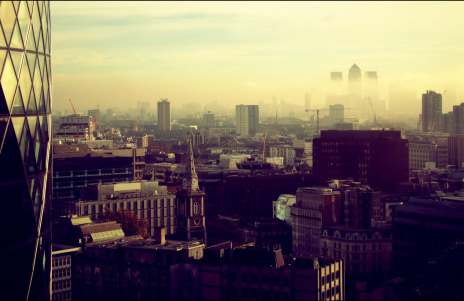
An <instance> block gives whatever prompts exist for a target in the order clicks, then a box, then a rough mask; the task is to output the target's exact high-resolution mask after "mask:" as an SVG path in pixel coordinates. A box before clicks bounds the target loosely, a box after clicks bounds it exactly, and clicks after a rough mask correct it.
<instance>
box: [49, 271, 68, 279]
mask: <svg viewBox="0 0 464 301" xmlns="http://www.w3.org/2000/svg"><path fill="white" fill-rule="evenodd" d="M70 276H71V269H62V270H58V271H53V273H52V279H56V278H62V277H70Z"/></svg>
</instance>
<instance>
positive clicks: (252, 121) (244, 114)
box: [235, 105, 259, 137]
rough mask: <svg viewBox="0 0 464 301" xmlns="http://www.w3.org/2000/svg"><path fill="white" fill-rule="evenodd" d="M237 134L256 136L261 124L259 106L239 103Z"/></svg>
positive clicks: (236, 118)
mask: <svg viewBox="0 0 464 301" xmlns="http://www.w3.org/2000/svg"><path fill="white" fill-rule="evenodd" d="M235 122H236V124H235V129H236V134H237V135H239V136H241V137H249V136H254V135H255V134H256V133H257V132H258V126H259V106H257V105H237V106H236V107H235Z"/></svg>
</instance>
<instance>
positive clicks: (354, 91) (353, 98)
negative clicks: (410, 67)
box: [326, 64, 385, 119]
mask: <svg viewBox="0 0 464 301" xmlns="http://www.w3.org/2000/svg"><path fill="white" fill-rule="evenodd" d="M326 104H327V106H329V105H334V104H342V105H345V109H348V110H352V112H351V113H352V114H351V115H355V116H356V117H358V118H365V119H370V118H372V117H373V115H374V112H375V111H384V110H385V103H384V102H382V101H380V99H379V92H378V76H377V71H366V72H365V73H364V77H363V76H362V72H361V68H359V66H358V65H356V64H353V66H351V68H350V69H349V71H348V93H346V91H345V90H344V87H343V73H342V72H331V73H330V92H329V93H328V94H327V100H326Z"/></svg>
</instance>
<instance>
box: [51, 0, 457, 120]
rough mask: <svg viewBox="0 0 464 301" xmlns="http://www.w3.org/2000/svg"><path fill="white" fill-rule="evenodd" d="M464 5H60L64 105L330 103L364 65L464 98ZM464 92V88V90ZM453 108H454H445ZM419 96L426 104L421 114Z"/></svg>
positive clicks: (56, 46) (57, 65)
mask: <svg viewBox="0 0 464 301" xmlns="http://www.w3.org/2000/svg"><path fill="white" fill-rule="evenodd" d="M463 13H464V2H382V1H381V2H215V1H212V2H190V1H189V2H134V1H124V2H106V1H105V2H61V1H56V2H55V1H54V2H51V14H52V66H53V68H52V72H53V89H54V98H53V102H54V109H57V110H64V109H69V108H68V107H69V103H68V99H69V98H72V99H73V102H74V103H75V105H76V108H77V109H78V110H82V111H83V110H85V109H89V108H92V107H96V105H97V104H100V108H103V109H105V108H108V107H113V106H117V107H120V108H122V109H127V108H129V107H133V108H134V107H136V105H137V101H151V102H155V101H157V100H159V99H160V98H162V97H167V98H169V99H170V101H171V102H172V103H173V106H174V107H175V106H176V105H181V104H184V103H189V102H200V103H203V104H206V103H207V102H211V101H216V100H217V101H219V102H221V103H229V104H236V103H244V104H253V103H254V104H257V103H259V101H261V100H262V101H264V102H271V101H272V97H273V95H275V96H276V97H278V98H281V99H284V100H285V101H287V102H290V103H295V104H303V103H304V95H305V93H306V92H310V93H311V97H312V99H313V100H314V101H315V102H318V103H320V104H324V102H325V93H326V90H327V88H326V87H328V84H329V76H330V72H331V71H342V72H343V80H344V81H345V83H346V79H347V75H348V69H349V68H350V67H351V65H353V63H356V64H357V65H358V66H359V67H360V68H361V70H362V72H363V73H364V71H372V70H373V71H377V72H378V76H379V89H380V97H381V98H382V99H388V88H389V86H390V85H391V84H395V83H401V84H403V85H407V86H410V87H411V88H412V89H414V90H415V91H417V95H418V99H419V95H420V94H421V93H425V90H427V89H432V90H436V91H437V92H442V91H443V90H445V89H454V88H455V89H456V91H457V94H458V95H459V97H460V99H459V100H460V102H464V18H463ZM461 95H462V96H461ZM444 107H445V105H444ZM419 109H420V105H419V101H418V105H417V112H419Z"/></svg>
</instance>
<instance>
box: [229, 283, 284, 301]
mask: <svg viewBox="0 0 464 301" xmlns="http://www.w3.org/2000/svg"><path fill="white" fill-rule="evenodd" d="M230 293H231V297H233V298H235V297H237V295H238V288H237V287H235V286H232V287H231V291H230ZM259 295H260V294H259V290H258V289H255V288H253V289H248V288H241V289H240V296H241V297H242V298H250V299H264V300H270V299H273V300H280V299H281V298H282V297H283V299H284V300H289V299H290V294H289V293H288V292H284V293H283V294H281V293H280V292H278V291H272V290H261V297H260V296H259Z"/></svg>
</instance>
